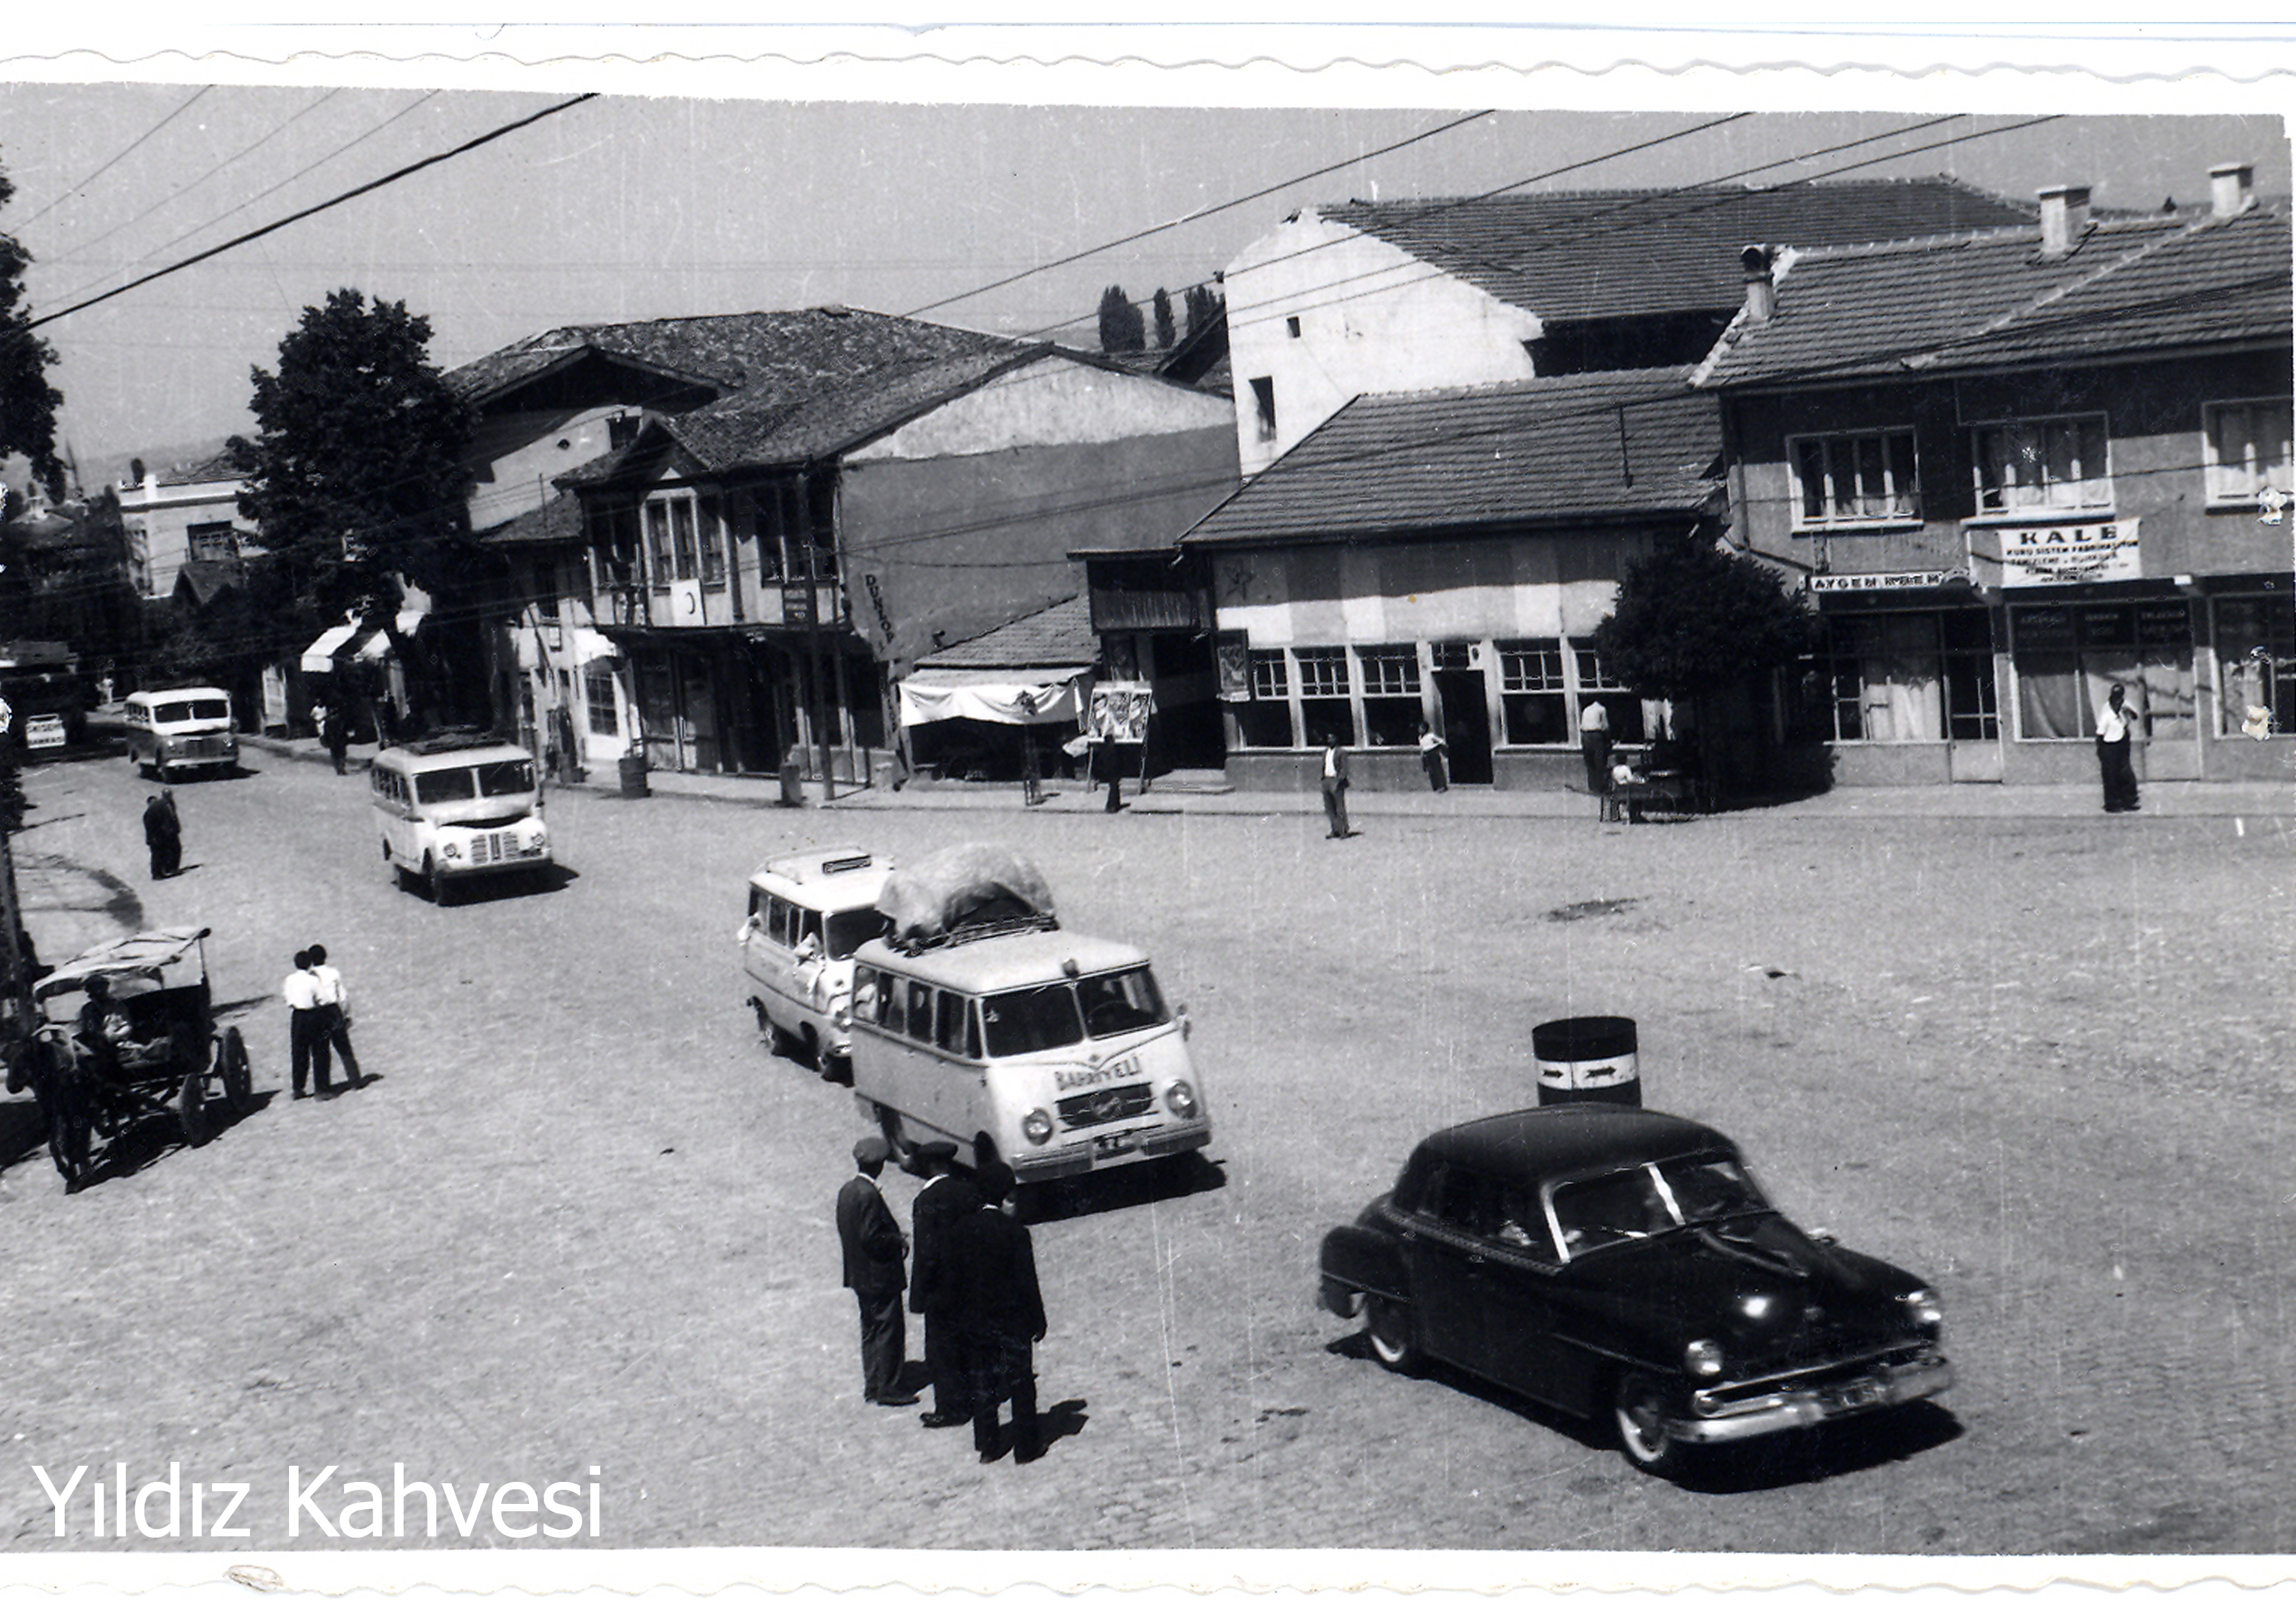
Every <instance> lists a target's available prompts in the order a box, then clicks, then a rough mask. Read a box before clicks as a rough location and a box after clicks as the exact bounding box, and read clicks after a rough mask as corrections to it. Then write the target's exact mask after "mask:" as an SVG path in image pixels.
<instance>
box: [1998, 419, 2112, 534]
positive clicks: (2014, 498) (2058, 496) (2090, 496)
mask: <svg viewBox="0 0 2296 1607" xmlns="http://www.w3.org/2000/svg"><path fill="white" fill-rule="evenodd" d="M1971 434H1972V447H1973V449H1974V451H1973V455H1974V459H1975V463H1974V471H1975V473H1976V476H1977V511H1978V512H1980V514H1985V513H2012V514H2013V513H2070V512H2100V511H2104V510H2109V509H2111V508H2112V475H2111V473H2110V472H2108V471H2107V468H2106V464H2105V432H2104V417H2103V414H2092V415H2089V416H2086V417H2079V418H2050V419H2018V420H2015V421H2013V422H2005V423H1998V424H1980V425H1978V426H1977V427H1976V429H1975V430H1972V432H1971Z"/></svg>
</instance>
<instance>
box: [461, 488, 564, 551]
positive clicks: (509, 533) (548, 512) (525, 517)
mask: <svg viewBox="0 0 2296 1607" xmlns="http://www.w3.org/2000/svg"><path fill="white" fill-rule="evenodd" d="M581 537H582V499H581V498H580V497H578V496H574V495H573V494H572V493H570V492H566V491H561V492H558V493H556V494H555V495H553V496H552V497H551V498H550V500H549V501H548V502H545V503H544V504H542V505H541V506H540V507H538V508H529V509H528V510H527V511H526V512H523V513H521V514H520V515H519V516H518V517H517V518H515V519H513V520H511V521H508V522H507V523H504V524H499V525H496V526H495V527H494V529H490V530H481V531H480V532H479V539H480V541H481V542H483V543H484V544H485V545H488V546H496V547H520V546H550V545H556V544H558V543H561V542H568V541H578V540H580V539H581Z"/></svg>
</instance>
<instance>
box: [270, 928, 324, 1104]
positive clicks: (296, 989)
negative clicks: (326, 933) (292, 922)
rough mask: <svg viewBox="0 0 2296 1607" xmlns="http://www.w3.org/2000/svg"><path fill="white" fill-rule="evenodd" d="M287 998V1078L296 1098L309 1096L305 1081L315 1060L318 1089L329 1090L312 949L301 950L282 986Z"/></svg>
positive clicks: (282, 993)
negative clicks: (293, 967) (312, 964)
mask: <svg viewBox="0 0 2296 1607" xmlns="http://www.w3.org/2000/svg"><path fill="white" fill-rule="evenodd" d="M279 991H280V994H281V996H283V998H285V999H286V1001H287V1066H288V1081H289V1083H290V1085H291V1086H292V1087H293V1089H294V1096H295V1097H296V1098H297V1099H303V1098H307V1097H308V1095H307V1091H306V1090H305V1088H304V1086H303V1085H304V1083H305V1082H306V1081H307V1080H310V1079H311V1073H312V1064H313V1062H314V1060H315V1059H316V1062H317V1069H318V1076H317V1078H316V1081H317V1084H318V1088H319V1092H320V1093H322V1094H324V1093H327V1092H328V1091H329V1086H328V1081H329V1078H328V1072H329V1066H328V1060H327V1040H326V1038H325V1037H324V1036H322V1034H321V1032H320V1029H319V979H318V978H317V977H316V975H314V974H313V972H312V971H311V951H310V950H309V949H307V948H305V949H298V950H297V951H296V954H295V969H294V970H292V971H291V972H288V973H287V980H286V981H285V982H284V983H283V984H282V985H281V986H280V989H279Z"/></svg>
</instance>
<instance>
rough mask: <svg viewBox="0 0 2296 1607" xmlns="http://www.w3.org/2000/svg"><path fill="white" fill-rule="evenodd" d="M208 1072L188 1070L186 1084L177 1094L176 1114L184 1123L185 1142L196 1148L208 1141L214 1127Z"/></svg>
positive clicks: (185, 1078)
mask: <svg viewBox="0 0 2296 1607" xmlns="http://www.w3.org/2000/svg"><path fill="white" fill-rule="evenodd" d="M207 1080H208V1078H207V1073H206V1072H204V1071H186V1072H184V1086H183V1089H182V1091H181V1092H179V1093H178V1094H177V1095H176V1116H177V1118H178V1119H180V1120H181V1121H182V1122H183V1125H184V1143H186V1144H191V1145H193V1147H194V1148H196V1147H197V1146H199V1145H200V1144H205V1143H206V1142H207V1141H208V1136H209V1133H210V1132H212V1131H213V1130H214V1129H213V1124H212V1123H211V1122H210V1121H209V1113H208V1090H207Z"/></svg>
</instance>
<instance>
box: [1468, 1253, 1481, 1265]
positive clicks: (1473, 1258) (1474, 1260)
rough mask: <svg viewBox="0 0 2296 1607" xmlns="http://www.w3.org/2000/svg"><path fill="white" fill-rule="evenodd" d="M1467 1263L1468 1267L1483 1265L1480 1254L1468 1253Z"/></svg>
mask: <svg viewBox="0 0 2296 1607" xmlns="http://www.w3.org/2000/svg"><path fill="white" fill-rule="evenodd" d="M1467 1265H1468V1266H1470V1267H1480V1266H1482V1265H1483V1258H1482V1257H1481V1256H1480V1255H1470V1256H1468V1258H1467Z"/></svg>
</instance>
